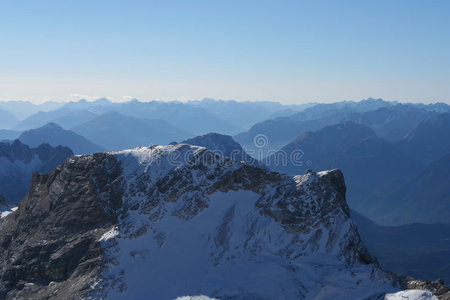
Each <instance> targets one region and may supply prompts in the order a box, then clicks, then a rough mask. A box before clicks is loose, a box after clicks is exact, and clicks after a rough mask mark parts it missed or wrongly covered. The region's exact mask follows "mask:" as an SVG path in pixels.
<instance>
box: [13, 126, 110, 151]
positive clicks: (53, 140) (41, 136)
mask: <svg viewBox="0 0 450 300" xmlns="http://www.w3.org/2000/svg"><path fill="white" fill-rule="evenodd" d="M18 139H19V140H20V141H21V142H22V143H24V144H27V145H29V146H31V147H37V146H39V145H41V144H50V145H52V146H55V147H56V146H60V145H61V146H67V147H69V148H70V149H71V150H72V151H73V152H74V153H75V154H92V153H96V152H103V151H105V148H103V147H101V146H99V145H96V144H94V143H93V142H91V141H90V140H88V139H86V138H85V137H83V136H81V135H78V134H76V133H74V132H73V131H70V130H65V129H63V128H61V127H60V126H59V125H57V124H55V123H48V124H46V125H45V126H43V127H40V128H36V129H30V130H27V131H24V132H23V133H22V134H21V135H20V136H19V138H18Z"/></svg>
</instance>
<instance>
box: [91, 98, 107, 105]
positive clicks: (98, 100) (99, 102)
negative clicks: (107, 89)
mask: <svg viewBox="0 0 450 300" xmlns="http://www.w3.org/2000/svg"><path fill="white" fill-rule="evenodd" d="M93 103H95V104H109V103H111V101H109V100H108V98H99V99H97V100H95V101H94V102H93Z"/></svg>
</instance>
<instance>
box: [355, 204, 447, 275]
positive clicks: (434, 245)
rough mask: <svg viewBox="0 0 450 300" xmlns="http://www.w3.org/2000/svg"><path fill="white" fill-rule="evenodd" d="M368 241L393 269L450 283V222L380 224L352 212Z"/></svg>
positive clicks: (401, 272) (363, 237)
mask: <svg viewBox="0 0 450 300" xmlns="http://www.w3.org/2000/svg"><path fill="white" fill-rule="evenodd" d="M352 219H353V220H354V221H355V223H356V224H357V225H358V231H359V233H360V235H361V238H362V240H363V241H364V244H365V245H366V246H367V248H368V249H369V251H370V252H371V253H373V254H374V255H375V256H376V257H377V259H378V261H379V262H380V264H381V265H382V266H383V267H384V268H386V269H387V270H390V271H392V272H396V273H397V274H400V275H404V276H412V277H415V278H421V279H426V280H436V279H438V278H442V279H444V281H445V282H447V283H448V282H450V262H449V261H448V259H446V258H447V257H450V224H438V223H436V224H420V223H414V224H409V225H401V226H379V225H377V224H375V223H373V222H372V221H370V220H369V219H367V218H366V217H364V216H362V215H360V214H358V213H357V212H355V211H352Z"/></svg>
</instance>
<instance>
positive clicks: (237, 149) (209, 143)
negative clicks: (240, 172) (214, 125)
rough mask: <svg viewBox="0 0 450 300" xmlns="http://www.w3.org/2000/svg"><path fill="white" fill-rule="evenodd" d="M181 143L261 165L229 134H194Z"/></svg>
mask: <svg viewBox="0 0 450 300" xmlns="http://www.w3.org/2000/svg"><path fill="white" fill-rule="evenodd" d="M181 143H182V144H190V145H195V146H202V147H205V148H208V149H210V150H212V151H215V152H216V153H218V154H220V155H222V156H225V157H229V158H231V159H233V160H236V161H243V162H246V163H249V164H252V165H255V166H259V167H262V164H261V163H260V162H259V161H258V160H256V159H254V158H253V157H251V156H250V155H248V154H247V153H246V152H245V151H244V149H242V147H241V145H239V143H237V142H236V141H235V140H233V138H232V137H231V136H229V135H223V134H219V133H208V134H205V135H201V136H196V137H194V138H192V139H187V140H185V141H183V142H181Z"/></svg>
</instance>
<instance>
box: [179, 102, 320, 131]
mask: <svg viewBox="0 0 450 300" xmlns="http://www.w3.org/2000/svg"><path fill="white" fill-rule="evenodd" d="M186 104H188V105H192V106H194V107H200V108H202V109H204V110H205V111H207V112H208V113H210V114H211V115H213V116H215V117H216V118H219V119H223V120H226V121H227V122H229V123H231V124H235V125H237V126H239V127H241V128H243V129H248V128H250V127H251V126H252V125H254V124H255V123H257V122H261V121H264V120H266V119H269V118H271V116H272V115H273V114H274V113H277V112H280V111H285V110H290V111H291V112H292V114H294V113H297V112H299V111H301V110H303V109H305V108H308V107H311V106H313V105H314V104H312V103H306V104H299V105H282V104H280V103H278V102H268V101H256V102H250V101H234V100H227V101H224V100H214V99H208V98H205V99H203V100H200V101H189V102H187V103H186ZM284 113H286V112H284Z"/></svg>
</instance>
